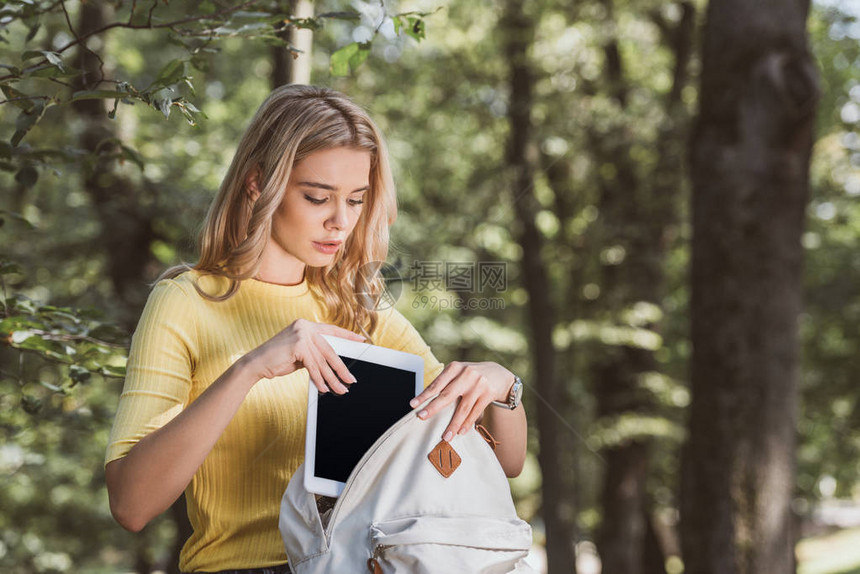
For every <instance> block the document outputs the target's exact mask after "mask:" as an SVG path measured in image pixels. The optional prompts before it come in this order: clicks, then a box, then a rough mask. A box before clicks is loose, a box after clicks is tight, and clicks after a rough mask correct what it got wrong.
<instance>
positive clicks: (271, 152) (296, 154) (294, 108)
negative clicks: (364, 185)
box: [159, 85, 397, 338]
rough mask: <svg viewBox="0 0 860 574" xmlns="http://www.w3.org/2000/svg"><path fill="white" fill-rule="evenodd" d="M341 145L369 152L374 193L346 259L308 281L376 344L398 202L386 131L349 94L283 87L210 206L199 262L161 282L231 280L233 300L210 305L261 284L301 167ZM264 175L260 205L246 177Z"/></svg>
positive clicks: (348, 324)
mask: <svg viewBox="0 0 860 574" xmlns="http://www.w3.org/2000/svg"><path fill="white" fill-rule="evenodd" d="M336 147H347V148H352V149H358V150H364V151H368V152H370V157H371V160H370V182H369V183H370V186H369V189H368V190H367V192H366V194H365V195H366V197H365V204H364V209H362V212H361V215H360V216H359V219H358V222H357V223H356V226H355V229H354V230H353V232H352V233H351V234H350V236H349V238H348V239H347V240H346V242H345V243H344V247H343V250H342V251H339V252H338V253H339V255H338V257H336V258H335V260H334V261H333V262H332V263H331V264H329V265H327V266H325V267H307V268H306V269H305V278H306V280H307V282H308V286H309V287H310V289H311V291H312V292H313V293H314V294H315V295H316V296H317V297H318V298H320V299H321V300H322V302H323V304H324V307H325V309H326V311H327V312H328V321H329V322H331V323H333V324H335V325H338V326H341V327H344V328H346V329H349V330H351V331H356V332H360V333H362V334H364V335H365V336H366V337H368V338H370V335H369V333H371V332H373V330H374V328H375V327H376V323H377V314H376V307H377V304H378V302H379V299H380V297H381V296H382V294H383V291H384V283H383V280H382V277H381V275H380V274H379V273H378V272H377V271H378V269H379V266H380V262H383V261H385V259H386V256H387V255H388V243H389V234H388V229H389V227H390V226H391V224H393V223H394V220H395V218H396V217H397V200H396V194H395V189H394V181H393V179H392V176H391V167H390V165H389V162H388V150H387V148H386V145H385V141H384V140H383V138H382V135H381V134H380V132H379V129H378V128H377V127H376V125H375V124H374V123H373V121H372V120H371V119H370V117H369V116H368V115H367V112H365V111H364V110H363V109H362V108H361V107H359V106H358V105H356V104H355V103H354V102H353V101H352V100H350V99H349V98H348V97H346V96H345V95H343V94H341V93H339V92H336V91H334V90H331V89H328V88H322V87H315V86H301V85H288V86H283V87H280V88H277V89H276V90H274V91H273V92H272V93H271V94H270V95H269V97H268V98H266V100H265V101H264V102H263V104H262V105H261V106H260V109H259V110H257V113H256V114H255V115H254V118H253V119H252V120H251V123H250V125H249V126H248V128H247V129H246V130H245V134H244V135H243V136H242V139H241V141H240V142H239V147H238V149H237V150H236V155H235V156H234V157H233V162H232V163H231V164H230V169H229V170H228V171H227V175H226V177H225V178H224V181H223V183H222V184H221V189H220V190H219V192H218V195H217V197H216V198H215V200H214V201H213V202H212V205H211V206H210V208H209V212H208V214H207V216H206V220H205V222H204V225H203V229H202V230H201V232H200V235H199V238H198V249H199V253H200V259H199V261H198V262H197V263H196V264H195V265H187V264H186V265H179V266H176V267H172V268H170V269H168V270H167V271H165V272H164V273H163V274H162V275H161V277H160V278H159V279H163V278H173V277H176V276H177V275H179V274H180V273H182V272H184V271H187V270H189V269H196V270H199V271H201V272H202V275H203V276H206V275H216V276H220V277H224V278H226V279H228V280H229V287H228V288H227V290H226V292H224V293H221V294H218V295H214V294H209V293H206V292H204V291H203V290H202V289H201V287H200V285H199V284H198V283H195V287H196V288H197V291H198V292H199V293H200V294H201V295H202V296H203V297H206V298H207V299H210V300H213V301H224V300H226V299H229V298H230V297H232V296H233V295H234V294H236V292H237V291H238V290H239V287H240V284H241V282H242V281H243V280H246V279H249V278H251V277H254V276H255V275H256V274H257V272H258V270H259V268H260V260H261V257H262V254H263V248H264V247H265V245H266V242H267V241H269V240H270V236H271V232H272V217H273V215H274V214H275V211H276V210H277V209H278V206H279V205H280V204H281V202H282V200H283V197H284V192H285V190H286V185H287V181H288V180H289V178H290V173H291V171H292V169H293V166H294V165H296V164H297V163H298V162H300V161H301V160H303V159H304V158H306V157H308V156H309V155H310V154H312V153H314V152H317V151H320V150H325V149H330V148H336ZM254 169H258V170H259V175H258V185H259V189H260V195H259V197H258V198H257V200H256V201H253V200H252V199H251V197H250V195H249V193H248V192H247V190H246V177H247V175H248V174H249V173H251V171H252V170H254Z"/></svg>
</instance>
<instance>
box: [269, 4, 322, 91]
mask: <svg viewBox="0 0 860 574" xmlns="http://www.w3.org/2000/svg"><path fill="white" fill-rule="evenodd" d="M285 5H286V8H287V12H289V13H290V14H291V15H292V16H294V17H296V18H311V17H312V16H313V15H314V5H313V2H311V1H310V0H287V2H285ZM278 36H280V37H281V39H283V40H286V41H287V42H289V44H290V46H291V47H293V48H296V49H298V50H300V53H299V54H298V55H297V56H294V54H293V53H292V52H291V51H290V50H288V49H287V48H284V47H283V46H272V48H271V51H272V89H275V88H277V87H278V86H283V85H286V84H309V83H310V82H311V67H312V59H311V50H312V48H313V37H314V33H313V31H312V30H309V29H299V28H296V27H295V26H289V25H288V26H285V27H284V28H283V29H282V30H281V31H280V32H279V33H278Z"/></svg>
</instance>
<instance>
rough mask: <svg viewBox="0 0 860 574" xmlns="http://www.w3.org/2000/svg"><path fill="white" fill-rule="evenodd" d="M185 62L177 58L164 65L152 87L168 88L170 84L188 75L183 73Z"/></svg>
mask: <svg viewBox="0 0 860 574" xmlns="http://www.w3.org/2000/svg"><path fill="white" fill-rule="evenodd" d="M185 66H186V61H185V60H182V59H181V58H177V59H175V60H171V61H170V62H168V63H167V65H165V66H164V67H163V68H162V69H161V71H160V72H159V73H158V77H157V78H156V80H155V82H153V84H152V87H155V86H169V85H170V84H175V83H176V82H178V81H179V80H181V79H182V78H184V77H185V76H187V75H188V74H186V73H185Z"/></svg>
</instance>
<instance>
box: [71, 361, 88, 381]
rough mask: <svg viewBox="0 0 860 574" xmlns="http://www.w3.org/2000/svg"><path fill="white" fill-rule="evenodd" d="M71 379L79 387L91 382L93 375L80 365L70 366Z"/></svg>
mask: <svg viewBox="0 0 860 574" xmlns="http://www.w3.org/2000/svg"><path fill="white" fill-rule="evenodd" d="M69 377H70V378H71V379H72V382H73V383H74V384H76V385H77V384H82V383H86V382H87V381H89V380H90V377H92V373H90V372H89V371H88V370H86V369H85V368H84V367H82V366H80V365H69Z"/></svg>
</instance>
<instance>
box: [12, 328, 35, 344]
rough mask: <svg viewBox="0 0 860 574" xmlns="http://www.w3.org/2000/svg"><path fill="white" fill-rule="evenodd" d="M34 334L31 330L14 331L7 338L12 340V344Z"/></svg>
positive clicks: (22, 341)
mask: <svg viewBox="0 0 860 574" xmlns="http://www.w3.org/2000/svg"><path fill="white" fill-rule="evenodd" d="M35 336H36V333H34V332H33V331H15V332H13V333H12V336H11V337H9V339H10V340H11V341H12V344H13V345H20V344H22V343H24V342H25V341H27V340H28V339H30V338H32V337H35Z"/></svg>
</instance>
